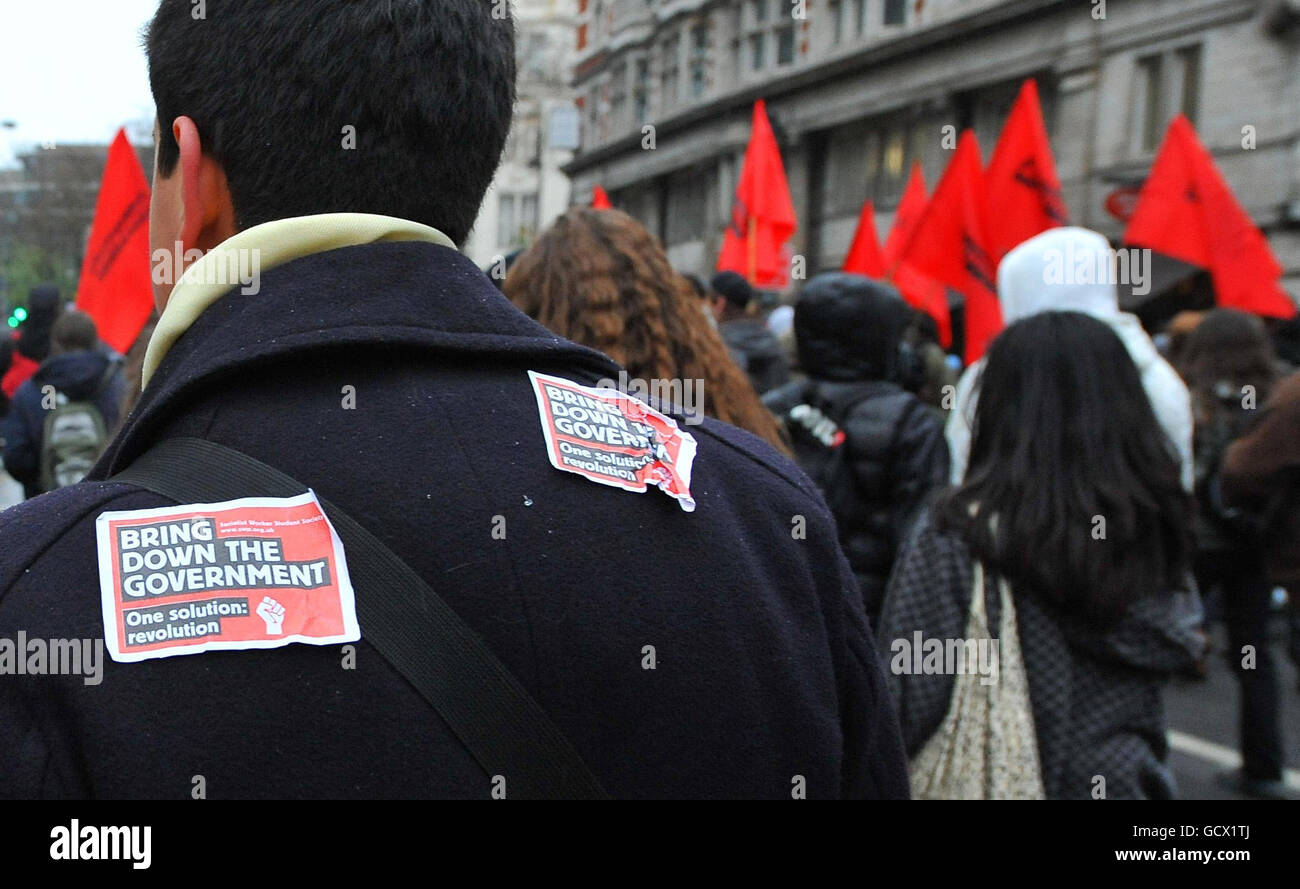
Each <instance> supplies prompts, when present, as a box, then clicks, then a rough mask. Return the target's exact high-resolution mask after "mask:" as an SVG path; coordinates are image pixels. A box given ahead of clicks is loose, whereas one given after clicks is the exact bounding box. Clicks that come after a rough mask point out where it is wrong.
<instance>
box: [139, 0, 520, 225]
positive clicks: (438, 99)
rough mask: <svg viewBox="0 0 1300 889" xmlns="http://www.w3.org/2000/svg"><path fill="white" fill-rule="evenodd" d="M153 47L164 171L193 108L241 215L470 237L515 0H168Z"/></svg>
mask: <svg viewBox="0 0 1300 889" xmlns="http://www.w3.org/2000/svg"><path fill="white" fill-rule="evenodd" d="M146 49H147V52H148V56H149V80H150V84H151V86H152V88H153V94H154V102H155V104H156V105H157V107H158V121H159V127H158V129H159V142H158V171H159V173H160V174H161V175H163V176H170V175H171V172H172V170H173V169H174V168H175V166H176V162H177V158H178V154H179V149H178V146H177V143H176V140H175V138H174V136H173V133H172V129H171V125H172V121H174V120H175V119H176V118H177V117H179V116H181V115H185V116H188V117H190V118H192V119H193V120H194V122H195V124H196V125H197V127H198V131H199V135H200V137H201V140H202V144H203V148H204V152H205V154H208V155H211V156H212V157H213V158H215V159H216V160H217V161H218V162H219V163H220V164H221V166H222V169H223V170H224V172H225V175H226V180H227V184H228V186H229V189H230V194H231V198H232V202H233V204H234V210H235V221H236V225H237V227H238V228H240V229H246V228H250V227H252V226H254V225H259V224H261V223H264V222H269V221H271V220H275V219H284V218H287V217H292V216H305V215H310V214H316V213H332V212H355V213H378V214H382V215H386V216H397V217H400V218H403V219H409V220H412V221H415V222H421V223H424V224H425V225H431V226H433V227H435V228H437V229H439V230H441V231H442V232H443V233H444V234H446V235H447V236H448V237H450V238H451V239H452V240H453V241H456V242H457V243H460V242H462V241H463V240H464V239H465V237H466V235H468V233H469V229H470V227H471V225H473V222H474V217H475V216H476V215H477V213H478V208H479V204H480V203H481V202H482V199H483V194H484V192H485V191H486V190H487V186H488V184H489V183H490V182H491V180H492V174H493V173H494V172H495V170H496V166H497V163H498V161H499V160H500V156H501V149H502V147H503V145H504V144H505V139H506V134H507V132H508V131H509V129H510V117H511V111H512V105H513V101H514V78H515V63H514V25H513V22H512V21H511V19H510V18H509V16H508V13H507V4H506V3H505V2H504V0H274V2H267V0H207V2H206V3H205V4H202V6H201V7H200V5H196V4H194V3H192V2H190V0H162V2H161V3H160V4H159V7H158V11H157V13H156V14H155V15H154V18H153V21H152V22H151V23H150V24H149V27H148V32H147V35H146Z"/></svg>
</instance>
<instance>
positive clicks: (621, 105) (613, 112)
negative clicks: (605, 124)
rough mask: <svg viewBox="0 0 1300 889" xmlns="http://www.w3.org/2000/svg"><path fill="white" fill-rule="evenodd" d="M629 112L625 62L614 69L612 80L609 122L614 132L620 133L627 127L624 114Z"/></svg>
mask: <svg viewBox="0 0 1300 889" xmlns="http://www.w3.org/2000/svg"><path fill="white" fill-rule="evenodd" d="M626 110H627V63H626V62H624V63H622V64H620V65H618V66H617V67H616V68H614V73H613V75H612V76H611V78H610V95H609V122H610V127H611V128H612V129H613V130H614V132H616V133H617V132H619V131H621V130H623V129H624V128H625V127H626V126H627V122H626V121H625V120H623V114H624V112H625V111H626Z"/></svg>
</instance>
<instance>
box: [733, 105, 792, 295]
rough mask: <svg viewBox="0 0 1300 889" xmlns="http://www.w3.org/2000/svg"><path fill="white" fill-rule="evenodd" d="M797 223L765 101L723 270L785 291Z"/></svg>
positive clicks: (744, 171)
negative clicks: (788, 249)
mask: <svg viewBox="0 0 1300 889" xmlns="http://www.w3.org/2000/svg"><path fill="white" fill-rule="evenodd" d="M797 225H798V220H797V219H796V218H795V215H794V202H793V201H791V200H790V187H789V185H788V184H787V183H786V180H785V168H784V167H783V166H782V165H781V152H780V150H779V149H778V148H777V146H776V136H775V135H773V133H772V125H771V123H770V122H769V121H768V119H767V106H766V104H765V103H764V102H763V100H762V99H759V100H758V101H757V102H755V103H754V123H753V128H752V129H751V131H750V135H749V147H748V148H746V149H745V163H744V166H743V167H742V168H741V171H740V182H739V184H737V186H736V199H735V202H734V203H733V204H732V209H731V224H730V225H728V226H727V231H726V233H725V234H724V235H723V238H722V252H721V253H720V254H719V255H718V271H720V272H722V271H733V272H739V273H740V274H742V275H744V276H745V277H746V278H748V279H749V282H750V283H751V284H753V285H754V286H755V287H771V288H781V287H784V286H785V285H786V284H788V283H789V281H790V269H789V264H788V254H787V252H786V247H785V242H786V241H788V240H790V237H791V236H792V235H793V234H794V231H795V228H796V226H797Z"/></svg>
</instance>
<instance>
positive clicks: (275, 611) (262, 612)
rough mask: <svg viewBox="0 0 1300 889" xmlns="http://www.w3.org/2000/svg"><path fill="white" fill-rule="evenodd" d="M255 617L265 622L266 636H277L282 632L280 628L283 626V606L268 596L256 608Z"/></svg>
mask: <svg viewBox="0 0 1300 889" xmlns="http://www.w3.org/2000/svg"><path fill="white" fill-rule="evenodd" d="M257 616H258V617H260V618H261V619H262V620H264V621H266V635H268V636H279V635H280V633H282V632H283V630H281V629H280V627H281V626H282V625H283V624H284V606H283V605H281V604H280V603H279V602H277V601H275V600H274V599H272V598H271V597H270V596H266V597H265V598H263V599H262V604H261V605H258V606H257Z"/></svg>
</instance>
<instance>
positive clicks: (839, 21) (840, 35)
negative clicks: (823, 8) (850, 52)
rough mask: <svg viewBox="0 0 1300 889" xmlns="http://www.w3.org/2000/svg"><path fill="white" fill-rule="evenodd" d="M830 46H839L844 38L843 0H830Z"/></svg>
mask: <svg viewBox="0 0 1300 889" xmlns="http://www.w3.org/2000/svg"><path fill="white" fill-rule="evenodd" d="M828 9H829V12H830V19H831V46H839V45H840V41H841V40H843V39H844V0H830V3H829V7H828Z"/></svg>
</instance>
